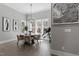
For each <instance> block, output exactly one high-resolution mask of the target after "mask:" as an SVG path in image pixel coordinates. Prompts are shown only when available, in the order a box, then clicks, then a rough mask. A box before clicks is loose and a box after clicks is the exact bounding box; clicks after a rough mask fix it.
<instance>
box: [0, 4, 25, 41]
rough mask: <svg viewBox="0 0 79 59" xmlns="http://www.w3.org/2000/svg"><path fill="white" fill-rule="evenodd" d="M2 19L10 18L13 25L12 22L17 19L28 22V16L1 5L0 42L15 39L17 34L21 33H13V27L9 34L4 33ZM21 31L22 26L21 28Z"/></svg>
mask: <svg viewBox="0 0 79 59" xmlns="http://www.w3.org/2000/svg"><path fill="white" fill-rule="evenodd" d="M2 17H8V18H10V23H11V25H12V20H13V19H17V20H18V21H20V20H26V16H25V15H24V14H22V13H20V12H18V11H16V10H14V9H11V8H9V7H7V6H5V5H3V4H1V3H0V41H5V40H10V39H15V38H16V34H17V33H18V32H19V31H13V30H12V26H11V29H10V31H9V32H3V31H2ZM19 29H20V26H19Z"/></svg>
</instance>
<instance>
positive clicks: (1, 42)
mask: <svg viewBox="0 0 79 59" xmlns="http://www.w3.org/2000/svg"><path fill="white" fill-rule="evenodd" d="M14 40H16V39H9V40H5V41H0V44H4V43H8V42H11V41H14Z"/></svg>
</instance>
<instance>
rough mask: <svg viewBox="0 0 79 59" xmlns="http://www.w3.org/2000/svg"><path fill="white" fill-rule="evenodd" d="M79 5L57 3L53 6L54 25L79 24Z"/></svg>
mask: <svg viewBox="0 0 79 59" xmlns="http://www.w3.org/2000/svg"><path fill="white" fill-rule="evenodd" d="M78 8H79V3H55V4H54V5H53V9H52V11H53V23H68V22H69V23H70V22H78V18H79V15H78V14H79V9H78Z"/></svg>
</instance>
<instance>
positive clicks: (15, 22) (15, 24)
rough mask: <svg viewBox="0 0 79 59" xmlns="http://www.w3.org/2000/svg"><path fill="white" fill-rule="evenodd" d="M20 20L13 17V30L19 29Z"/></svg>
mask: <svg viewBox="0 0 79 59" xmlns="http://www.w3.org/2000/svg"><path fill="white" fill-rule="evenodd" d="M18 25H19V22H18V20H17V19H13V31H18V28H19V26H18Z"/></svg>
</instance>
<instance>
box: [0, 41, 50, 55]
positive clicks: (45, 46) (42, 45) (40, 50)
mask: <svg viewBox="0 0 79 59" xmlns="http://www.w3.org/2000/svg"><path fill="white" fill-rule="evenodd" d="M0 56H50V45H49V41H46V40H44V41H41V42H39V43H36V44H35V45H32V46H28V45H26V46H24V45H21V46H20V47H17V43H16V41H12V42H9V43H5V44H1V45H0Z"/></svg>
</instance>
